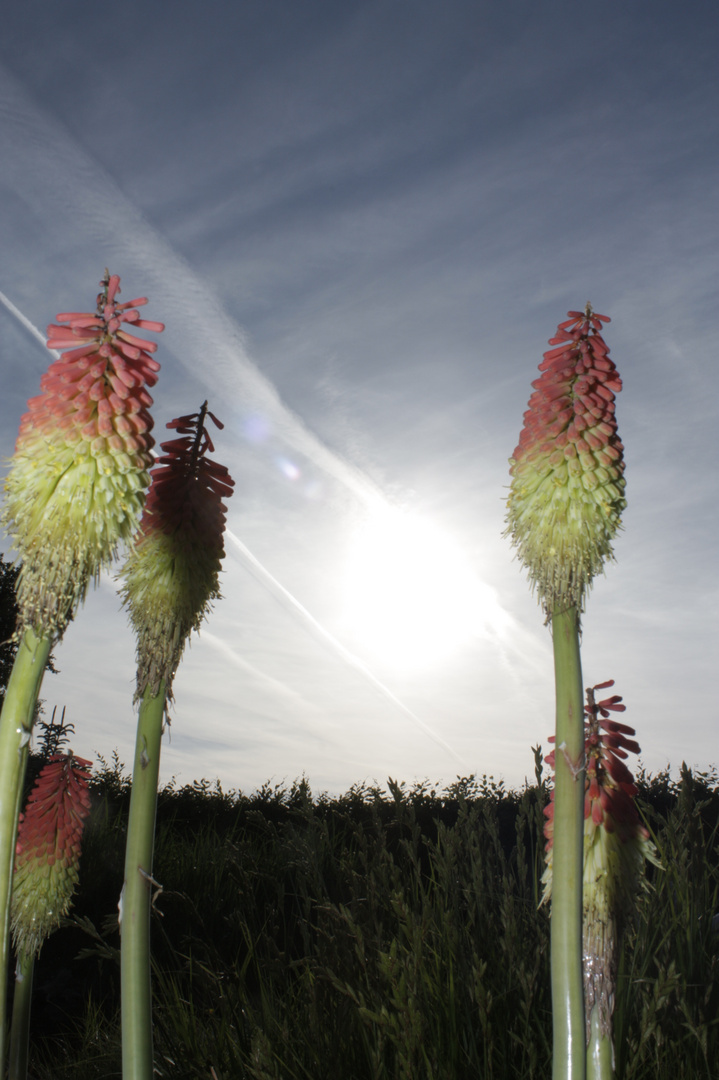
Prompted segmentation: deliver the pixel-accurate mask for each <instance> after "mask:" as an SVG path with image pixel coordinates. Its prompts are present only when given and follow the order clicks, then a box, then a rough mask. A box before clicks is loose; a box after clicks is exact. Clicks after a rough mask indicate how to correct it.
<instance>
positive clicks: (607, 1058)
mask: <svg viewBox="0 0 719 1080" xmlns="http://www.w3.org/2000/svg"><path fill="white" fill-rule="evenodd" d="M613 1076H614V1050H613V1048H612V1040H611V1039H610V1037H609V1036H608V1035H607V1034H606V1032H604V1031H603V1030H602V1022H601V1019H600V1010H599V1004H598V1003H596V1004H594V1005H593V1006H592V1011H591V1013H590V1016H589V1042H588V1043H587V1080H612V1077H613Z"/></svg>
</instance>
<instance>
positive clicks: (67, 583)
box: [3, 273, 164, 636]
mask: <svg viewBox="0 0 719 1080" xmlns="http://www.w3.org/2000/svg"><path fill="white" fill-rule="evenodd" d="M101 285H102V287H103V290H102V292H101V293H100V295H99V296H98V298H97V310H96V311H95V312H94V313H82V312H65V313H63V314H60V315H58V316H57V319H58V324H54V325H52V326H49V327H48V347H49V348H51V349H58V350H61V351H62V353H63V355H62V356H60V357H59V358H58V359H56V360H55V361H53V363H52V364H51V365H50V368H49V370H48V371H47V373H46V374H45V375H44V376H43V377H42V379H41V381H40V389H41V393H40V395H39V396H38V397H35V398H31V399H30V401H29V402H28V411H27V412H26V413H25V415H24V416H23V417H22V420H21V423H20V432H19V435H18V439H17V443H16V446H15V454H14V457H13V460H12V463H11V468H10V472H9V475H8V477H7V479H6V481H5V495H6V499H5V510H4V514H3V517H4V521H5V524H6V526H7V528H8V531H9V533H10V534H11V536H12V537H13V541H14V545H15V547H16V549H17V551H18V554H19V556H20V558H21V559H22V563H23V566H22V571H21V574H20V579H19V582H18V603H19V607H20V619H19V625H18V631H19V632H20V633H22V632H23V631H24V630H25V629H26V628H27V627H31V628H32V629H33V630H35V632H36V633H38V634H39V635H40V636H47V635H48V634H50V635H51V636H60V635H61V634H62V632H63V630H64V628H65V625H66V624H67V622H68V621H69V620H70V619H72V618H73V616H74V614H75V612H76V610H77V607H78V606H79V604H80V603H81V602H82V601H83V599H84V597H85V594H86V592H87V587H88V584H89V582H90V580H91V579H92V578H96V577H97V575H98V574H99V571H100V569H101V568H102V566H104V565H106V564H107V563H109V562H110V560H111V559H112V557H113V556H114V554H115V552H116V549H117V545H118V543H120V542H124V541H128V540H129V539H130V538H131V537H132V535H133V533H134V532H135V530H136V528H137V523H138V521H139V518H140V514H141V512H142V506H143V502H144V492H145V489H146V487H147V485H148V483H149V469H150V466H151V464H152V456H151V454H150V451H151V449H152V446H153V443H154V440H153V438H152V436H151V435H150V431H151V429H152V423H153V421H152V418H151V416H150V413H149V412H148V409H149V407H150V406H151V405H152V398H151V397H150V394H149V393H148V391H147V387H148V386H154V384H155V382H156V381H157V372H158V371H159V368H160V365H159V364H158V363H157V361H156V360H154V359H153V358H152V356H151V355H150V354H151V353H154V352H155V350H156V349H157V345H156V344H155V343H154V342H152V341H147V340H145V339H144V338H139V337H136V336H135V335H134V334H132V333H130V332H129V331H128V329H127V327H132V328H133V329H139V330H143V331H148V330H149V331H152V332H155V333H158V332H160V331H162V330H163V329H164V327H163V324H162V323H158V322H149V321H148V320H145V319H141V318H140V316H139V313H138V311H137V310H136V309H137V308H138V307H141V306H142V305H144V304H146V303H147V300H146V299H145V298H144V297H142V298H140V299H137V300H130V301H129V302H128V303H125V304H120V303H118V301H117V295H118V293H119V291H120V279H119V277H117V275H112V276H110V275H109V273H106V275H105V278H104V279H103V281H102V282H101Z"/></svg>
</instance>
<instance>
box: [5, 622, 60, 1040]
mask: <svg viewBox="0 0 719 1080" xmlns="http://www.w3.org/2000/svg"><path fill="white" fill-rule="evenodd" d="M51 648H52V641H51V639H50V637H44V638H42V637H37V636H36V634H35V633H34V631H33V630H30V629H28V630H26V631H25V633H24V634H23V636H22V639H21V641H20V646H19V648H18V651H17V655H16V657H15V663H14V665H13V669H12V673H11V675H10V679H9V680H8V685H7V690H6V691H5V700H4V702H3V708H2V715H1V716H0V938H1V940H0V1062H3V1061H4V1060H5V1030H6V1029H5V1017H6V1015H7V973H8V967H9V956H10V896H11V892H12V877H13V866H14V862H15V845H16V842H17V827H18V818H19V816H20V800H21V798H22V790H23V783H24V781H25V770H26V768H27V758H28V753H29V746H30V735H31V733H32V726H33V720H34V717H35V705H36V703H37V699H38V695H39V693H40V687H41V685H42V679H43V675H44V674H45V666H46V664H47V661H48V657H49V656H50V650H51Z"/></svg>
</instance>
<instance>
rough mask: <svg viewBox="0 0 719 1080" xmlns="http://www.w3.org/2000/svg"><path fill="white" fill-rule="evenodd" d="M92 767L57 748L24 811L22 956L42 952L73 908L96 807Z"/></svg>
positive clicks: (19, 912) (18, 886)
mask: <svg viewBox="0 0 719 1080" xmlns="http://www.w3.org/2000/svg"><path fill="white" fill-rule="evenodd" d="M89 769H90V762H89V761H85V760H84V759H83V758H78V757H74V755H73V754H72V753H68V754H55V755H54V756H53V757H52V758H50V761H49V762H48V764H47V765H46V766H45V767H44V768H43V770H42V772H41V773H40V775H39V776H38V778H37V780H36V781H35V787H34V788H33V790H32V792H31V794H30V797H29V798H28V802H27V806H26V808H25V814H24V815H21V817H20V827H19V830H18V840H17V848H16V855H15V874H14V877H13V891H12V914H11V921H12V933H13V943H14V945H15V951H16V952H17V954H18V956H21V955H25V956H35V955H37V953H39V951H40V948H41V946H42V943H43V941H44V940H45V938H47V937H48V936H49V934H51V933H52V931H53V930H55V929H57V927H58V926H59V925H60V922H61V920H62V918H63V917H64V916H65V915H67V912H68V911H69V909H70V903H71V898H72V894H73V891H74V889H75V886H76V884H77V879H78V866H79V862H80V841H81V839H82V832H83V828H84V825H85V818H86V817H87V815H88V813H89V812H90V795H89V792H88V789H87V785H88V781H89V779H90V776H89V771H88V770H89Z"/></svg>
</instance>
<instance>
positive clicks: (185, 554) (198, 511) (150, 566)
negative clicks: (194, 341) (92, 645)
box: [121, 402, 234, 698]
mask: <svg viewBox="0 0 719 1080" xmlns="http://www.w3.org/2000/svg"><path fill="white" fill-rule="evenodd" d="M207 416H209V417H210V419H211V420H212V421H213V423H214V424H215V425H216V427H218V428H221V427H223V425H222V424H221V423H220V421H219V420H218V419H217V418H216V417H215V416H214V415H213V414H212V413H211V412H209V411H208V409H207V402H204V404H203V405H202V407H201V409H200V411H199V412H198V413H193V414H192V415H189V416H181V417H179V418H178V419H177V420H172V421H171V422H170V423H169V424H168V425H167V426H168V428H172V429H175V430H176V431H177V432H178V434H179V435H181V436H182V437H181V438H178V439H171V440H169V441H168V442H164V443H162V449H163V451H164V456H162V457H160V458H159V459H158V464H157V466H156V468H154V469H153V470H152V486H151V488H150V491H149V494H148V497H147V503H146V506H145V512H144V514H143V517H142V522H141V526H140V535H139V538H138V541H137V544H136V546H135V548H134V550H133V551H132V552H131V553H130V555H129V557H128V559H127V562H126V563H125V566H124V567H123V570H122V574H121V576H122V577H123V578H124V585H123V589H122V596H123V600H124V603H125V604H126V605H127V607H128V611H129V614H130V621H131V623H132V625H133V627H134V629H135V632H136V634H137V640H138V646H137V653H138V669H137V691H136V697H137V698H139V697H142V695H143V694H144V692H145V690H146V688H147V687H148V686H149V687H150V690H151V693H152V695H153V696H155V695H156V694H157V693H158V692H159V685H160V681H161V680H162V681H164V682H165V686H166V691H167V696H168V698H171V697H172V680H173V678H174V675H175V672H176V670H177V667H178V664H179V662H180V658H181V656H182V652H183V649H184V647H185V642H186V640H187V638H188V637H189V635H190V633H191V631H192V630H193V629H194V630H199V628H200V625H201V623H202V620H203V618H204V616H205V614H206V613H207V611H208V609H209V607H210V603H211V601H212V600H215V599H218V598H219V596H220V591H219V571H220V567H221V560H222V558H223V557H224V554H225V552H224V547H223V533H224V529H225V515H226V512H227V507H226V506H225V505H224V503H223V502H222V499H223V498H227V497H229V496H230V495H232V489H233V487H234V480H233V479H232V477H231V476H230V474H229V472H228V471H227V469H226V468H225V466H224V465H220V464H218V463H217V462H215V461H212V460H211V459H210V458H208V457H206V456H205V454H206V453H207V451H213V452H214V446H213V444H212V440H211V438H210V435H209V432H208V431H207V429H206V428H205V418H206V417H207Z"/></svg>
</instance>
